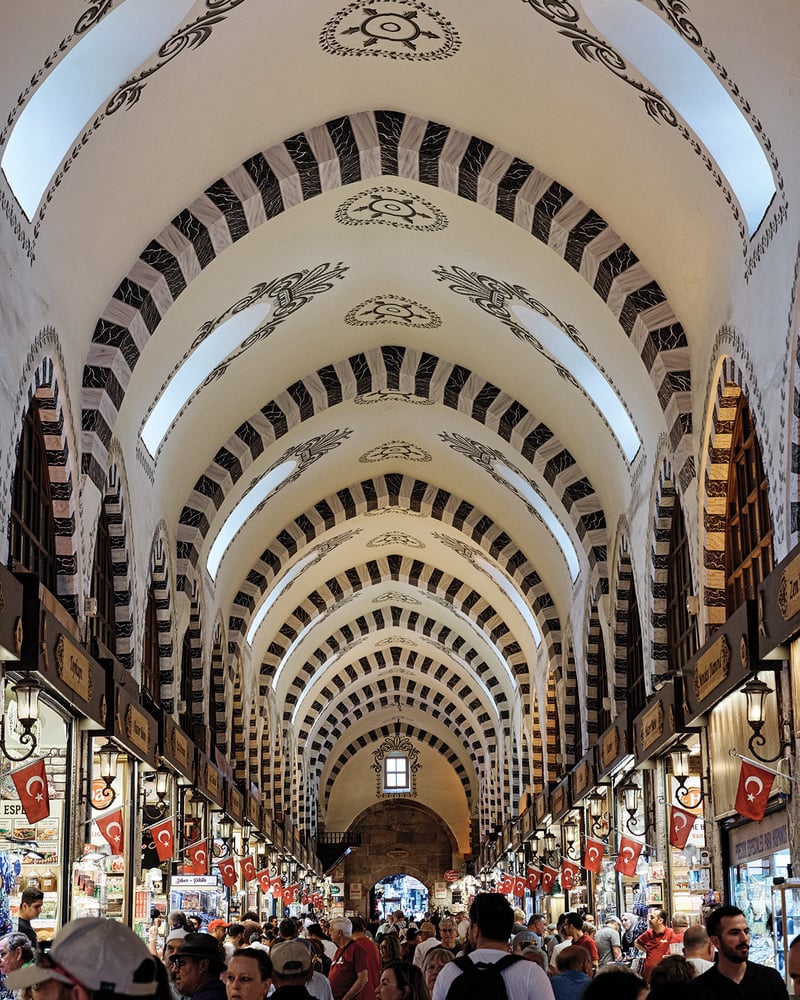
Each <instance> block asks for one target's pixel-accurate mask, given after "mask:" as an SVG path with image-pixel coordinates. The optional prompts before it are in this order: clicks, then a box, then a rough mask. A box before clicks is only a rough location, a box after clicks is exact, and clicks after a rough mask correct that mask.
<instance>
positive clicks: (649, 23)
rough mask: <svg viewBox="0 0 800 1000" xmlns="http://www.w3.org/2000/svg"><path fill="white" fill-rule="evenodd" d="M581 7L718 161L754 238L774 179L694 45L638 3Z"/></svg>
mask: <svg viewBox="0 0 800 1000" xmlns="http://www.w3.org/2000/svg"><path fill="white" fill-rule="evenodd" d="M582 2H583V8H584V10H585V11H586V13H587V14H588V16H589V17H590V18H591V19H592V21H593V22H594V23H595V25H596V26H597V28H598V29H599V30H600V32H601V33H602V34H603V35H604V36H605V37H606V38H607V39H608V41H609V42H610V43H611V44H612V45H613V46H614V48H615V49H617V51H618V52H619V53H620V54H621V55H622V56H623V57H624V58H625V59H626V60H627V61H628V62H630V63H631V64H633V65H634V66H635V67H636V68H637V69H638V70H639V72H640V73H641V74H642V75H643V76H645V77H647V79H648V80H650V82H651V83H652V84H653V86H654V87H655V88H656V90H658V91H660V92H661V93H662V94H663V95H664V97H665V98H666V99H667V100H668V101H669V103H670V104H671V105H672V106H673V108H675V110H676V111H677V112H678V114H679V115H680V116H681V117H682V118H683V119H684V121H685V122H686V123H687V124H688V125H689V126H690V128H691V129H692V131H693V132H694V133H695V134H696V135H697V136H698V137H699V138H700V140H701V142H702V143H703V145H704V146H705V147H706V149H707V150H708V151H709V153H710V154H711V155H712V157H713V158H714V159H715V160H716V162H717V165H718V166H719V169H720V171H721V172H722V173H723V174H724V175H725V177H726V178H727V180H728V184H729V185H730V188H731V190H732V191H733V193H734V195H735V196H736V198H737V200H738V202H739V204H740V205H741V207H742V212H743V213H744V216H745V219H746V221H747V228H748V234H749V235H751V236H752V234H753V233H754V232H755V231H756V229H758V227H759V224H760V223H761V220H762V219H763V218H764V215H765V213H766V211H767V208H768V207H769V203H770V202H771V201H772V198H773V197H774V195H775V178H774V176H773V174H772V169H771V167H770V164H769V160H768V159H767V157H766V154H765V153H764V150H763V149H762V148H761V143H760V142H759V141H758V138H757V137H756V134H755V133H754V132H753V129H752V127H751V126H750V123H749V122H748V121H747V119H746V118H745V117H744V115H743V114H742V112H741V109H740V108H739V107H738V105H737V104H736V102H735V101H734V100H733V98H732V97H731V95H730V94H729V93H728V91H727V90H726V89H725V87H723V85H722V83H721V82H720V81H719V80H718V79H717V77H716V76H715V74H714V72H713V71H712V70H711V68H710V67H709V66H708V65H707V64H706V63H705V61H704V60H703V59H701V57H700V56H699V55H698V53H697V52H695V50H694V49H693V48H692V46H691V45H689V44H688V43H687V42H686V41H684V40H683V39H682V38H681V36H680V35H679V34H678V33H677V32H676V31H674V30H673V29H672V28H671V27H670V26H669V25H668V24H667V23H666V22H665V21H663V20H662V19H661V18H660V17H659V16H658V15H657V14H655V13H654V12H653V11H651V10H648V9H647V7H645V6H644V4H642V3H639V2H638V0H582Z"/></svg>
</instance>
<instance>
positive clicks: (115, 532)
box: [87, 452, 134, 670]
mask: <svg viewBox="0 0 800 1000" xmlns="http://www.w3.org/2000/svg"><path fill="white" fill-rule="evenodd" d="M127 498H128V488H127V480H126V477H125V472H124V464H123V462H122V456H121V455H115V454H114V453H113V452H112V461H111V465H110V466H109V469H108V475H107V476H106V482H105V488H104V490H103V495H102V499H101V504H102V509H103V511H104V512H105V515H106V519H107V521H108V532H109V535H110V537H111V564H112V567H113V571H114V579H113V586H114V618H115V621H116V628H117V643H116V650H115V652H116V656H117V659H118V660H119V661H120V663H121V664H122V665H123V666H124V667H125V668H126V669H127V670H132V669H133V649H134V641H133V619H134V604H133V588H132V584H131V579H132V577H131V560H130V555H129V544H128V515H127ZM94 544H95V545H96V544H97V532H96V531H95V542H94ZM87 561H88V560H87Z"/></svg>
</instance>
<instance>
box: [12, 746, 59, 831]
mask: <svg viewBox="0 0 800 1000" xmlns="http://www.w3.org/2000/svg"><path fill="white" fill-rule="evenodd" d="M11 780H12V781H13V782H14V787H15V788H16V789H17V795H19V801H20V804H21V805H22V810H23V812H24V813H25V818H26V819H27V821H28V822H29V823H38V822H39V820H40V819H47V817H48V816H49V815H50V794H49V792H48V790H47V771H46V770H45V766H44V757H40V758H39V759H38V760H35V761H33V763H31V764H26V765H25V767H20V768H17V770H16V771H12V772H11Z"/></svg>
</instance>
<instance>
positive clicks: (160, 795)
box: [145, 767, 172, 816]
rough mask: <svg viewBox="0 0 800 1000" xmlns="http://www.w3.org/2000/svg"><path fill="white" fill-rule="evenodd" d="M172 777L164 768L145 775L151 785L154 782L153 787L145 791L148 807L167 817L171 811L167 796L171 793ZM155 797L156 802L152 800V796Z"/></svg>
mask: <svg viewBox="0 0 800 1000" xmlns="http://www.w3.org/2000/svg"><path fill="white" fill-rule="evenodd" d="M171 777H172V773H171V772H170V771H168V770H167V769H166V768H164V767H159V768H158V770H156V771H153V772H151V773H150V774H147V775H145V780H147V782H148V783H149V782H150V781H152V786H151V788H150V789H149V794H148V790H146V791H145V803H146V805H147V806H149V807H151V808H153V809H157V810H158V811H159V812H160V813H161V815H162V816H164V815H166V812H167V810H168V809H169V802H168V801H167V794H168V792H169V782H170V778H171ZM153 795H155V801H153V800H152V796H153Z"/></svg>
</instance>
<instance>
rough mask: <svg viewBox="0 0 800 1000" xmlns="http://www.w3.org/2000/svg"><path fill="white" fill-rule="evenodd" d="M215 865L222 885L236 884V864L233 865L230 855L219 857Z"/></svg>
mask: <svg viewBox="0 0 800 1000" xmlns="http://www.w3.org/2000/svg"><path fill="white" fill-rule="evenodd" d="M217 867H218V868H219V875H220V878H221V879H222V884H223V885H236V865H234V863H233V857H232V856H231V855H228V857H227V858H220V859H219V861H218V862H217Z"/></svg>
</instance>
